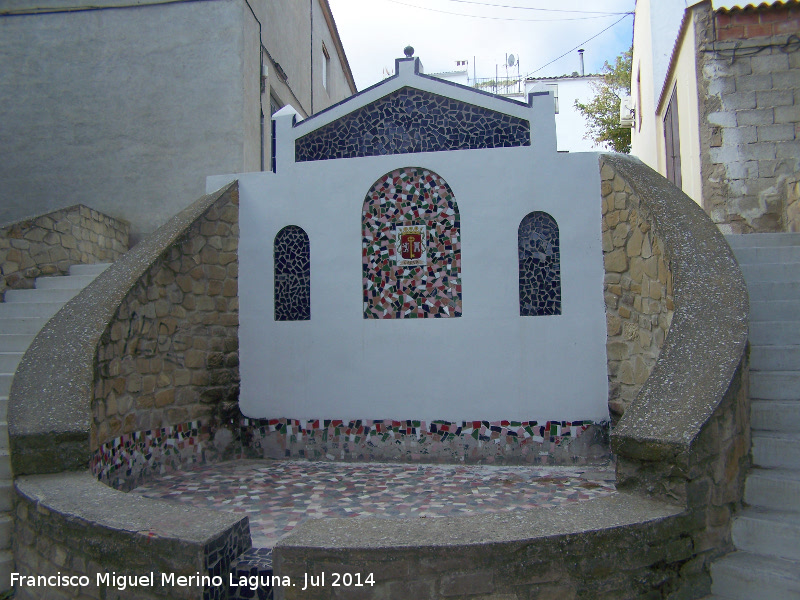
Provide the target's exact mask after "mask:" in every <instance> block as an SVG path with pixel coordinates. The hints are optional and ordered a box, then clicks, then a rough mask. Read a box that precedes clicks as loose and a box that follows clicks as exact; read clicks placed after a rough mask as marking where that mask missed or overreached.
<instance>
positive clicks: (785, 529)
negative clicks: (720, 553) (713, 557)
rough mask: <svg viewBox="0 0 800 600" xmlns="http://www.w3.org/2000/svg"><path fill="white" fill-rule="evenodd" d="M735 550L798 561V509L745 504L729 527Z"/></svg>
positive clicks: (799, 539) (799, 555)
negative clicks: (785, 509)
mask: <svg viewBox="0 0 800 600" xmlns="http://www.w3.org/2000/svg"><path fill="white" fill-rule="evenodd" d="M731 535H732V537H733V543H734V545H735V546H736V548H737V549H738V550H743V551H745V552H750V553H753V554H758V555H760V556H773V557H775V558H782V559H786V560H796V561H800V513H790V512H784V511H769V510H763V509H758V508H747V509H745V510H743V511H742V512H741V513H739V516H738V517H736V518H735V519H734V521H733V526H732V527H731Z"/></svg>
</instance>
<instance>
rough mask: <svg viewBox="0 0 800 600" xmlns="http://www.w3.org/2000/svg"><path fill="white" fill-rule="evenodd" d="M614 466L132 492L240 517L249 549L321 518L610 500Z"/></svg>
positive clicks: (317, 472) (403, 467)
mask: <svg viewBox="0 0 800 600" xmlns="http://www.w3.org/2000/svg"><path fill="white" fill-rule="evenodd" d="M615 492H616V490H615V488H614V471H613V467H611V466H609V467H594V466H593V467H542V466H538V467H491V466H481V465H475V466H463V465H409V464H385V463H331V462H304V461H257V460H241V461H231V462H225V463H216V464H213V465H206V466H203V467H199V468H196V469H193V470H191V471H180V472H174V473H170V474H169V475H164V476H162V477H160V478H158V479H155V480H153V481H150V482H148V483H146V484H144V485H142V486H139V487H138V488H136V489H135V490H133V492H132V493H137V494H142V495H144V496H147V497H149V498H159V499H164V500H172V501H176V502H182V503H187V504H191V505H192V506H199V507H203V508H212V509H219V510H226V511H230V512H234V513H243V514H246V515H247V516H249V517H250V531H251V534H252V537H253V546H255V547H260V548H266V547H272V546H273V545H274V544H275V542H276V541H277V540H278V539H280V538H281V537H283V536H284V535H286V534H287V533H288V532H289V531H290V530H291V529H292V528H293V527H295V526H296V525H297V524H298V523H301V522H303V521H305V520H306V519H319V518H325V517H381V518H408V519H414V518H421V517H444V516H456V515H466V514H475V513H489V512H502V511H512V510H524V509H529V508H535V507H549V506H557V505H559V504H562V503H566V502H580V501H582V500H589V499H591V498H597V497H600V496H607V495H609V494H613V493H615Z"/></svg>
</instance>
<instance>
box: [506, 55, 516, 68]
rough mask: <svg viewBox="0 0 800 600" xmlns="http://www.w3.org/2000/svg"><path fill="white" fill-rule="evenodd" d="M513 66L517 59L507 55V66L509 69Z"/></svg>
mask: <svg viewBox="0 0 800 600" xmlns="http://www.w3.org/2000/svg"><path fill="white" fill-rule="evenodd" d="M515 64H517V59H516V58H515V57H514V55H513V54H509V55H508V66H509V67H513V66H514V65H515Z"/></svg>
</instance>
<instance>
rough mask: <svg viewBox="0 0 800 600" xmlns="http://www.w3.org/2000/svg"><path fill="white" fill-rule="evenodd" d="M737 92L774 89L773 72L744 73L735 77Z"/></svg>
mask: <svg viewBox="0 0 800 600" xmlns="http://www.w3.org/2000/svg"><path fill="white" fill-rule="evenodd" d="M735 81H736V91H737V92H754V91H758V90H771V89H772V73H758V74H753V75H744V76H742V77H738V78H736V79H735Z"/></svg>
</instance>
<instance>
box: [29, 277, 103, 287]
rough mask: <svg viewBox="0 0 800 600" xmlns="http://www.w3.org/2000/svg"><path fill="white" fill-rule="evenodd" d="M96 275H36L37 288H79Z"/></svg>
mask: <svg viewBox="0 0 800 600" xmlns="http://www.w3.org/2000/svg"><path fill="white" fill-rule="evenodd" d="M95 277H96V275H70V276H68V277H64V276H61V277H58V276H55V277H37V278H36V289H37V290H81V289H83V288H85V287H86V286H87V285H89V284H90V283H91V282H92V280H94V278H95Z"/></svg>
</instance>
